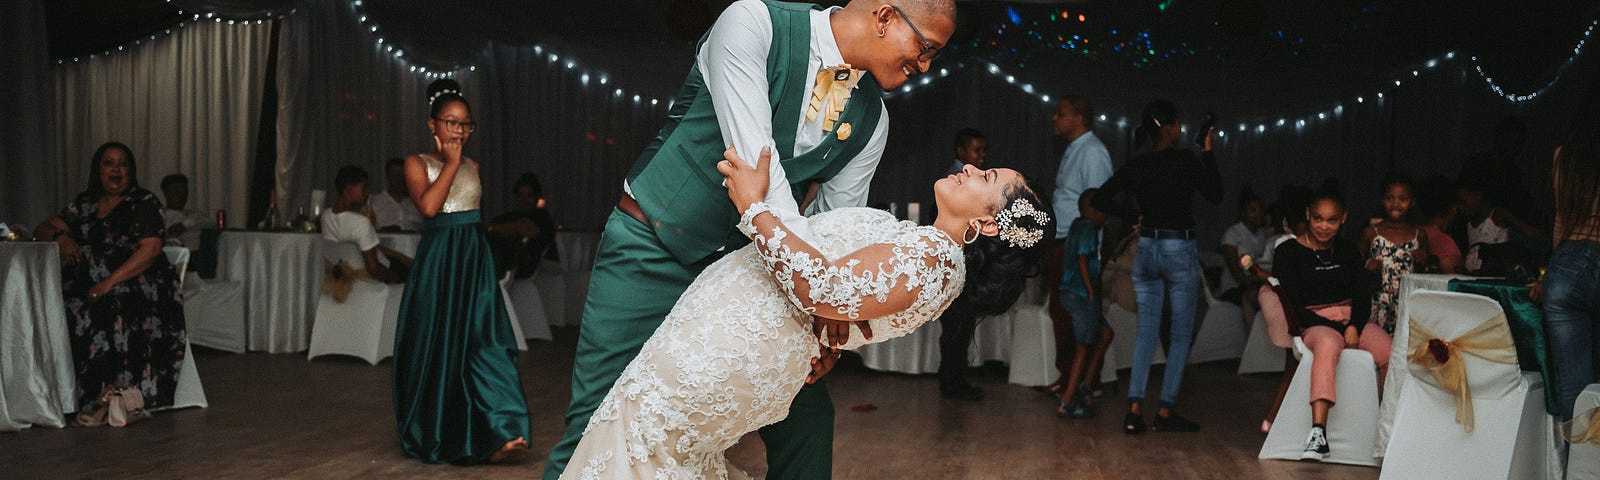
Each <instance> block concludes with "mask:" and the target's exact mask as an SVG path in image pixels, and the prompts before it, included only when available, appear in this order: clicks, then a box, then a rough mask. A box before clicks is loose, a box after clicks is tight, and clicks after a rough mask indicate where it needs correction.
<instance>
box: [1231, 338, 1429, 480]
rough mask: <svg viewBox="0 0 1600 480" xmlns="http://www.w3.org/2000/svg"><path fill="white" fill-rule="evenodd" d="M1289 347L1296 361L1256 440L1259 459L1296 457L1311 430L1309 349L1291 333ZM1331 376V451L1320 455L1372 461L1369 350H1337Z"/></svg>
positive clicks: (1373, 392)
mask: <svg viewBox="0 0 1600 480" xmlns="http://www.w3.org/2000/svg"><path fill="white" fill-rule="evenodd" d="M1294 348H1295V350H1296V351H1297V352H1298V353H1299V354H1300V367H1299V368H1298V369H1296V370H1295V372H1294V379H1293V380H1291V381H1290V382H1289V391H1288V393H1286V394H1284V397H1283V406H1282V407H1279V408H1278V417H1277V418H1275V419H1273V421H1272V432H1270V433H1268V434H1267V440H1266V442H1265V443H1263V444H1262V445H1261V453H1260V454H1259V455H1258V457H1259V458H1262V459H1275V460H1299V459H1300V453H1301V452H1302V451H1303V450H1304V449H1305V442H1306V437H1307V436H1308V435H1310V434H1311V402H1310V399H1311V360H1312V354H1311V350H1310V349H1309V348H1306V345H1305V342H1302V341H1301V340H1300V338H1299V337H1295V338H1294ZM1334 381H1335V388H1337V389H1338V396H1339V402H1338V403H1337V404H1334V406H1333V408H1332V409H1329V410H1328V425H1327V426H1328V430H1327V434H1328V448H1329V450H1331V453H1332V454H1331V456H1329V457H1328V458H1327V459H1326V460H1323V461H1324V462H1329V463H1343V464H1347V465H1366V466H1372V467H1376V466H1378V464H1379V460H1378V459H1377V458H1374V457H1373V456H1372V440H1373V437H1374V436H1375V435H1377V433H1378V415H1377V413H1378V368H1377V364H1375V363H1373V361H1372V354H1370V353H1367V351H1366V350H1361V349H1355V348H1347V349H1345V350H1344V351H1343V352H1340V353H1339V366H1338V367H1337V369H1336V370H1335V373H1334ZM1416 478H1443V477H1416Z"/></svg>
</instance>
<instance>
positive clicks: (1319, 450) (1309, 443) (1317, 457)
mask: <svg viewBox="0 0 1600 480" xmlns="http://www.w3.org/2000/svg"><path fill="white" fill-rule="evenodd" d="M1328 453H1329V451H1328V435H1327V433H1325V432H1323V431H1322V427H1316V426H1313V427H1311V435H1310V436H1308V437H1306V449H1305V451H1302V452H1300V459H1301V460H1312V461H1321V460H1323V459H1326V458H1328Z"/></svg>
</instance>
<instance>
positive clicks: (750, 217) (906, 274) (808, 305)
mask: <svg viewBox="0 0 1600 480" xmlns="http://www.w3.org/2000/svg"><path fill="white" fill-rule="evenodd" d="M770 210H771V207H769V206H767V205H766V204H765V203H756V204H754V205H752V206H751V207H750V208H749V209H747V210H746V211H745V213H744V215H743V216H742V217H741V218H740V220H739V229H740V231H742V232H744V234H745V235H748V236H750V237H751V240H752V241H753V243H754V245H755V248H756V251H757V252H758V253H759V256H760V257H761V260H762V262H763V263H765V264H766V267H767V270H768V271H769V272H770V273H771V274H772V276H773V278H774V279H775V280H777V282H778V286H779V288H780V289H781V290H782V291H783V293H784V294H785V295H787V296H788V297H789V301H790V302H792V303H793V304H794V305H795V306H796V307H799V308H800V309H801V310H803V311H805V312H806V313H808V314H812V315H817V316H821V317H826V318H833V319H839V320H870V319H874V318H878V317H882V316H885V315H890V314H894V313H898V312H902V311H906V310H908V309H911V308H913V307H914V306H915V305H918V304H919V303H921V302H920V301H922V300H926V299H933V298H936V297H938V296H939V295H941V294H942V293H943V292H944V290H945V289H944V286H945V285H946V284H948V283H949V282H951V281H952V280H953V279H954V277H955V276H956V273H955V272H956V269H957V265H959V264H960V263H961V261H962V260H961V251H960V249H959V248H956V246H955V244H954V242H953V241H951V240H949V238H947V237H946V238H939V237H945V235H944V234H943V233H941V232H938V231H937V230H932V229H927V228H914V229H909V230H906V231H905V232H903V233H902V234H899V235H893V236H891V237H889V238H890V240H889V241H885V242H880V243H874V244H870V245H867V246H864V247H862V248H861V249H859V250H856V251H854V252H851V253H849V254H847V255H844V256H842V257H840V258H838V259H833V260H830V259H828V258H826V257H824V256H823V255H822V254H821V253H820V252H818V251H817V250H816V249H815V248H813V247H812V246H811V245H809V244H807V243H806V242H805V241H804V240H802V239H801V238H799V237H798V236H795V235H792V234H791V233H790V231H789V230H788V229H787V227H785V226H784V224H783V222H782V221H780V220H778V217H777V216H776V215H773V214H772V213H771V212H770ZM763 214H765V215H763Z"/></svg>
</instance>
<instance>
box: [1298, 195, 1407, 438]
mask: <svg viewBox="0 0 1600 480" xmlns="http://www.w3.org/2000/svg"><path fill="white" fill-rule="evenodd" d="M1305 215H1306V219H1307V220H1308V221H1309V224H1310V228H1309V230H1308V231H1307V232H1306V234H1305V235H1300V236H1298V237H1295V239H1294V240H1292V241H1288V242H1284V243H1283V245H1280V246H1279V247H1278V249H1277V252H1275V253H1274V257H1275V260H1274V263H1273V269H1272V275H1273V276H1274V277H1276V278H1277V279H1278V280H1279V282H1280V284H1281V286H1282V288H1281V292H1282V293H1281V295H1282V298H1280V300H1281V301H1282V303H1283V310H1285V313H1287V314H1288V317H1289V318H1290V319H1293V320H1294V321H1295V322H1297V323H1298V324H1299V326H1300V328H1301V330H1302V332H1303V333H1301V339H1303V340H1304V341H1305V344H1306V347H1308V348H1310V349H1311V352H1312V357H1313V358H1312V361H1311V434H1310V436H1309V437H1308V438H1306V447H1305V451H1304V452H1302V453H1301V454H1300V458H1302V459H1307V460H1322V459H1325V458H1328V454H1329V450H1328V437H1327V433H1326V432H1327V423H1328V410H1329V409H1331V408H1333V405H1334V403H1335V402H1336V397H1335V392H1334V388H1335V382H1334V374H1335V372H1337V370H1338V365H1339V354H1340V352H1341V351H1342V350H1343V349H1345V348H1360V349H1362V350H1366V351H1368V352H1371V353H1372V360H1373V361H1374V362H1375V363H1377V368H1378V384H1379V385H1378V386H1379V389H1380V390H1381V389H1382V386H1383V375H1384V371H1385V369H1386V368H1387V367H1388V364H1389V345H1390V339H1389V335H1388V334H1386V333H1384V331H1383V329H1382V328H1378V327H1377V326H1376V325H1372V326H1371V327H1369V326H1368V320H1369V318H1370V316H1371V310H1372V302H1371V301H1370V300H1371V294H1372V284H1373V282H1374V278H1373V276H1372V273H1371V272H1369V271H1367V269H1366V268H1365V263H1366V262H1365V257H1364V256H1363V255H1362V254H1361V250H1360V249H1359V248H1357V246H1356V244H1355V242H1352V241H1350V240H1348V239H1345V238H1341V237H1339V228H1340V227H1342V226H1344V221H1345V218H1346V215H1345V206H1344V201H1343V200H1342V199H1340V198H1339V196H1338V194H1336V193H1332V192H1330V191H1326V190H1325V191H1324V193H1321V194H1319V195H1317V196H1315V197H1313V199H1312V200H1311V202H1310V203H1308V204H1307V205H1306V210H1305ZM1371 413H1372V414H1373V415H1377V412H1371Z"/></svg>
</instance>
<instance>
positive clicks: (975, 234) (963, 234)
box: [961, 227, 978, 245]
mask: <svg viewBox="0 0 1600 480" xmlns="http://www.w3.org/2000/svg"><path fill="white" fill-rule="evenodd" d="M967 232H972V238H967ZM976 241H978V229H975V228H972V227H967V229H966V230H962V231H961V243H964V244H967V245H971V244H972V242H976Z"/></svg>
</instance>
